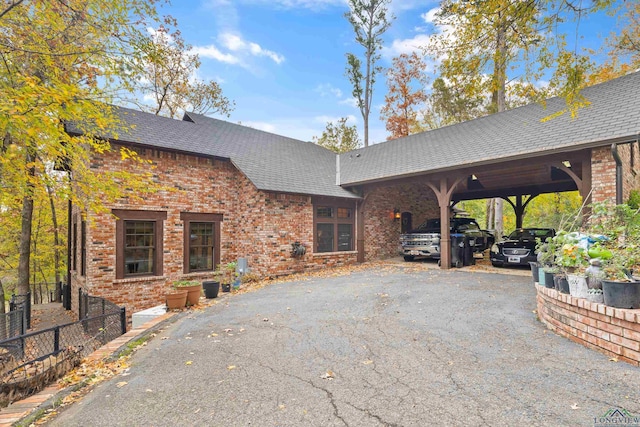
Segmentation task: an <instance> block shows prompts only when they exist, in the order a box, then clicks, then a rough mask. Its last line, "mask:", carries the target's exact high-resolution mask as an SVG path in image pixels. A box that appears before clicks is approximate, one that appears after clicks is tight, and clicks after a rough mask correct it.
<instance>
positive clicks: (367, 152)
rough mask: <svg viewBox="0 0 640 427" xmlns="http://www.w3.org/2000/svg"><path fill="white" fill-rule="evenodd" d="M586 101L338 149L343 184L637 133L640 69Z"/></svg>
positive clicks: (558, 101) (592, 91)
mask: <svg viewBox="0 0 640 427" xmlns="http://www.w3.org/2000/svg"><path fill="white" fill-rule="evenodd" d="M582 93H583V95H584V96H585V97H586V98H587V100H588V101H589V102H590V103H591V104H590V105H589V106H588V107H585V108H581V109H580V110H578V116H577V118H575V119H572V118H571V115H570V114H569V113H565V114H564V115H562V116H560V117H556V118H553V119H551V120H548V121H544V122H543V121H542V119H543V118H545V117H549V116H550V115H551V114H553V113H555V112H557V111H561V110H562V109H564V108H566V104H565V100H564V99H563V98H552V99H550V100H548V101H547V107H546V109H545V108H543V107H542V106H541V105H540V104H530V105H527V106H524V107H520V108H516V109H513V110H509V111H505V112H503V113H499V114H494V115H491V116H486V117H483V118H479V119H475V120H471V121H468V122H464V123H460V124H456V125H452V126H448V127H444V128H440V129H435V130H432V131H427V132H423V133H419V134H415V135H411V136H408V137H405V138H400V139H396V140H393V141H388V142H384V143H381V144H377V145H373V146H370V147H368V148H362V149H359V150H355V151H352V152H349V153H346V154H342V155H341V156H340V183H341V185H354V184H358V183H364V182H367V181H376V180H381V179H389V178H393V177H402V176H411V175H413V174H419V173H429V172H437V171H442V170H447V169H451V168H455V167H460V166H473V165H479V164H487V163H493V162H498V161H504V160H508V159H512V158H514V159H515V158H519V157H524V156H529V157H533V156H536V155H538V156H540V155H545V154H549V153H551V152H554V151H563V150H564V151H568V150H575V149H579V148H581V146H582V147H587V146H595V145H604V144H606V142H607V141H609V142H611V141H615V140H616V139H620V140H623V139H624V138H627V139H629V140H630V139H631V138H632V137H634V136H636V135H637V134H638V133H640V102H638V99H640V72H636V73H633V74H629V75H627V76H624V77H621V78H619V79H615V80H611V81H609V82H606V83H602V84H599V85H595V86H592V87H589V88H586V89H584V90H583V92H582Z"/></svg>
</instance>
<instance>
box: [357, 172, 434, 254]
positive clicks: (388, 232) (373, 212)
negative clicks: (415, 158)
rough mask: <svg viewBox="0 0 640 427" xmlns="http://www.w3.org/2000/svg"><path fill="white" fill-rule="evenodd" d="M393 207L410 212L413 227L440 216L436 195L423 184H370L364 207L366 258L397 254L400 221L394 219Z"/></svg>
mask: <svg viewBox="0 0 640 427" xmlns="http://www.w3.org/2000/svg"><path fill="white" fill-rule="evenodd" d="M394 209H399V210H400V212H411V214H412V217H413V218H412V219H413V226H414V227H416V226H418V225H420V224H421V223H423V222H424V221H425V220H426V219H428V218H439V216H440V210H439V208H438V203H437V202H436V200H435V195H434V194H433V191H432V190H431V189H430V188H429V187H427V186H426V185H424V184H403V185H395V186H375V187H370V188H367V189H366V198H365V202H364V209H363V213H364V226H365V233H364V240H365V245H364V248H365V259H366V260H373V259H380V258H385V257H389V256H395V255H398V252H399V248H400V227H401V224H400V221H394V220H393V211H394Z"/></svg>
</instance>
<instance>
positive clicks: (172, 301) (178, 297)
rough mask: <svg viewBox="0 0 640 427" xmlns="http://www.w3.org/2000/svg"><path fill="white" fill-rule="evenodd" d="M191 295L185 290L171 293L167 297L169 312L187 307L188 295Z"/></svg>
mask: <svg viewBox="0 0 640 427" xmlns="http://www.w3.org/2000/svg"><path fill="white" fill-rule="evenodd" d="M188 294H189V292H188V291H185V290H181V291H174V292H171V293H168V294H167V295H166V296H165V297H166V303H167V310H175V309H179V308H184V306H185V305H187V295H188Z"/></svg>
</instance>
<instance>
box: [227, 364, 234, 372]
mask: <svg viewBox="0 0 640 427" xmlns="http://www.w3.org/2000/svg"><path fill="white" fill-rule="evenodd" d="M227 369H228V370H230V371H231V370H233V369H236V365H229V366H227Z"/></svg>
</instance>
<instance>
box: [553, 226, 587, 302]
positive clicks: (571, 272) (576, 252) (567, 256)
mask: <svg viewBox="0 0 640 427" xmlns="http://www.w3.org/2000/svg"><path fill="white" fill-rule="evenodd" d="M583 237H584V238H586V237H587V236H585V235H581V234H580V233H567V232H566V231H560V232H559V233H558V234H557V235H556V236H555V237H554V240H555V259H554V262H555V264H556V265H557V266H558V267H559V268H560V270H562V271H563V272H564V274H565V275H566V282H565V283H566V284H567V285H568V288H569V289H564V290H566V291H568V292H565V293H569V294H571V295H572V296H575V297H578V298H586V297H587V289H588V287H587V277H586V275H585V270H586V268H587V266H588V265H589V254H588V252H587V248H586V244H582V242H581V240H582V239H583ZM561 285H563V286H564V283H561Z"/></svg>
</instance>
